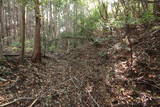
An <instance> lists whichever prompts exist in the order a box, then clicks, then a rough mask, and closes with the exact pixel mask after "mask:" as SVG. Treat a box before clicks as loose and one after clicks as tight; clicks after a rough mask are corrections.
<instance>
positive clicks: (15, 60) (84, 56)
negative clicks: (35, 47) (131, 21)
mask: <svg viewBox="0 0 160 107" xmlns="http://www.w3.org/2000/svg"><path fill="white" fill-rule="evenodd" d="M159 35H160V30H155V29H154V30H150V31H148V30H144V31H142V32H138V31H137V32H136V33H135V32H132V33H131V34H129V36H128V37H129V39H130V40H133V41H130V43H129V44H127V40H126V39H124V38H125V36H126V35H125V36H122V35H121V36H116V35H114V36H110V37H109V36H106V37H103V38H106V39H104V40H103V41H100V42H95V43H87V44H85V45H83V46H80V47H78V48H75V49H72V50H70V51H68V52H61V53H59V52H57V53H56V52H55V53H48V54H47V55H46V57H43V59H42V63H41V64H36V63H32V62H31V59H30V57H26V59H25V62H24V64H21V63H20V61H19V56H9V57H7V60H4V61H1V62H0V107H33V106H34V107H111V106H113V107H128V106H133V107H144V106H146V107H149V106H155V107H158V106H160V45H159V44H160V36H159ZM134 40H135V41H134ZM131 48H132V49H131ZM131 50H132V51H131ZM131 56H132V57H131Z"/></svg>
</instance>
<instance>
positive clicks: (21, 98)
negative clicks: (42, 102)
mask: <svg viewBox="0 0 160 107" xmlns="http://www.w3.org/2000/svg"><path fill="white" fill-rule="evenodd" d="M20 100H33V98H30V97H20V98H18V99H14V100H13V101H11V102H8V103H5V104H2V105H0V107H5V106H8V105H11V104H13V103H15V102H17V101H20Z"/></svg>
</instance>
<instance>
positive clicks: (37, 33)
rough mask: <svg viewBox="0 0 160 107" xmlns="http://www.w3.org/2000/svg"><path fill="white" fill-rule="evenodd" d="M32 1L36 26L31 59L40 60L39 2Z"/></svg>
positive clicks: (36, 0)
mask: <svg viewBox="0 0 160 107" xmlns="http://www.w3.org/2000/svg"><path fill="white" fill-rule="evenodd" d="M34 1H35V17H36V18H35V19H36V27H35V37H34V51H33V56H32V61H33V62H41V36H40V28H41V19H40V2H39V0H34Z"/></svg>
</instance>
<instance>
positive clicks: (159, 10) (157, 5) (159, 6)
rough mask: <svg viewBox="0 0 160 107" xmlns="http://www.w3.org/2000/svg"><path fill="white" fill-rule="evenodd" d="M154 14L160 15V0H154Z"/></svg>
mask: <svg viewBox="0 0 160 107" xmlns="http://www.w3.org/2000/svg"><path fill="white" fill-rule="evenodd" d="M154 15H155V16H157V17H160V0H154Z"/></svg>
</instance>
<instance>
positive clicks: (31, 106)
mask: <svg viewBox="0 0 160 107" xmlns="http://www.w3.org/2000/svg"><path fill="white" fill-rule="evenodd" d="M37 101H38V98H36V99H35V100H34V101H33V102H32V104H31V105H30V106H28V107H33V105H34V104H35V103H36V102H37Z"/></svg>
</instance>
